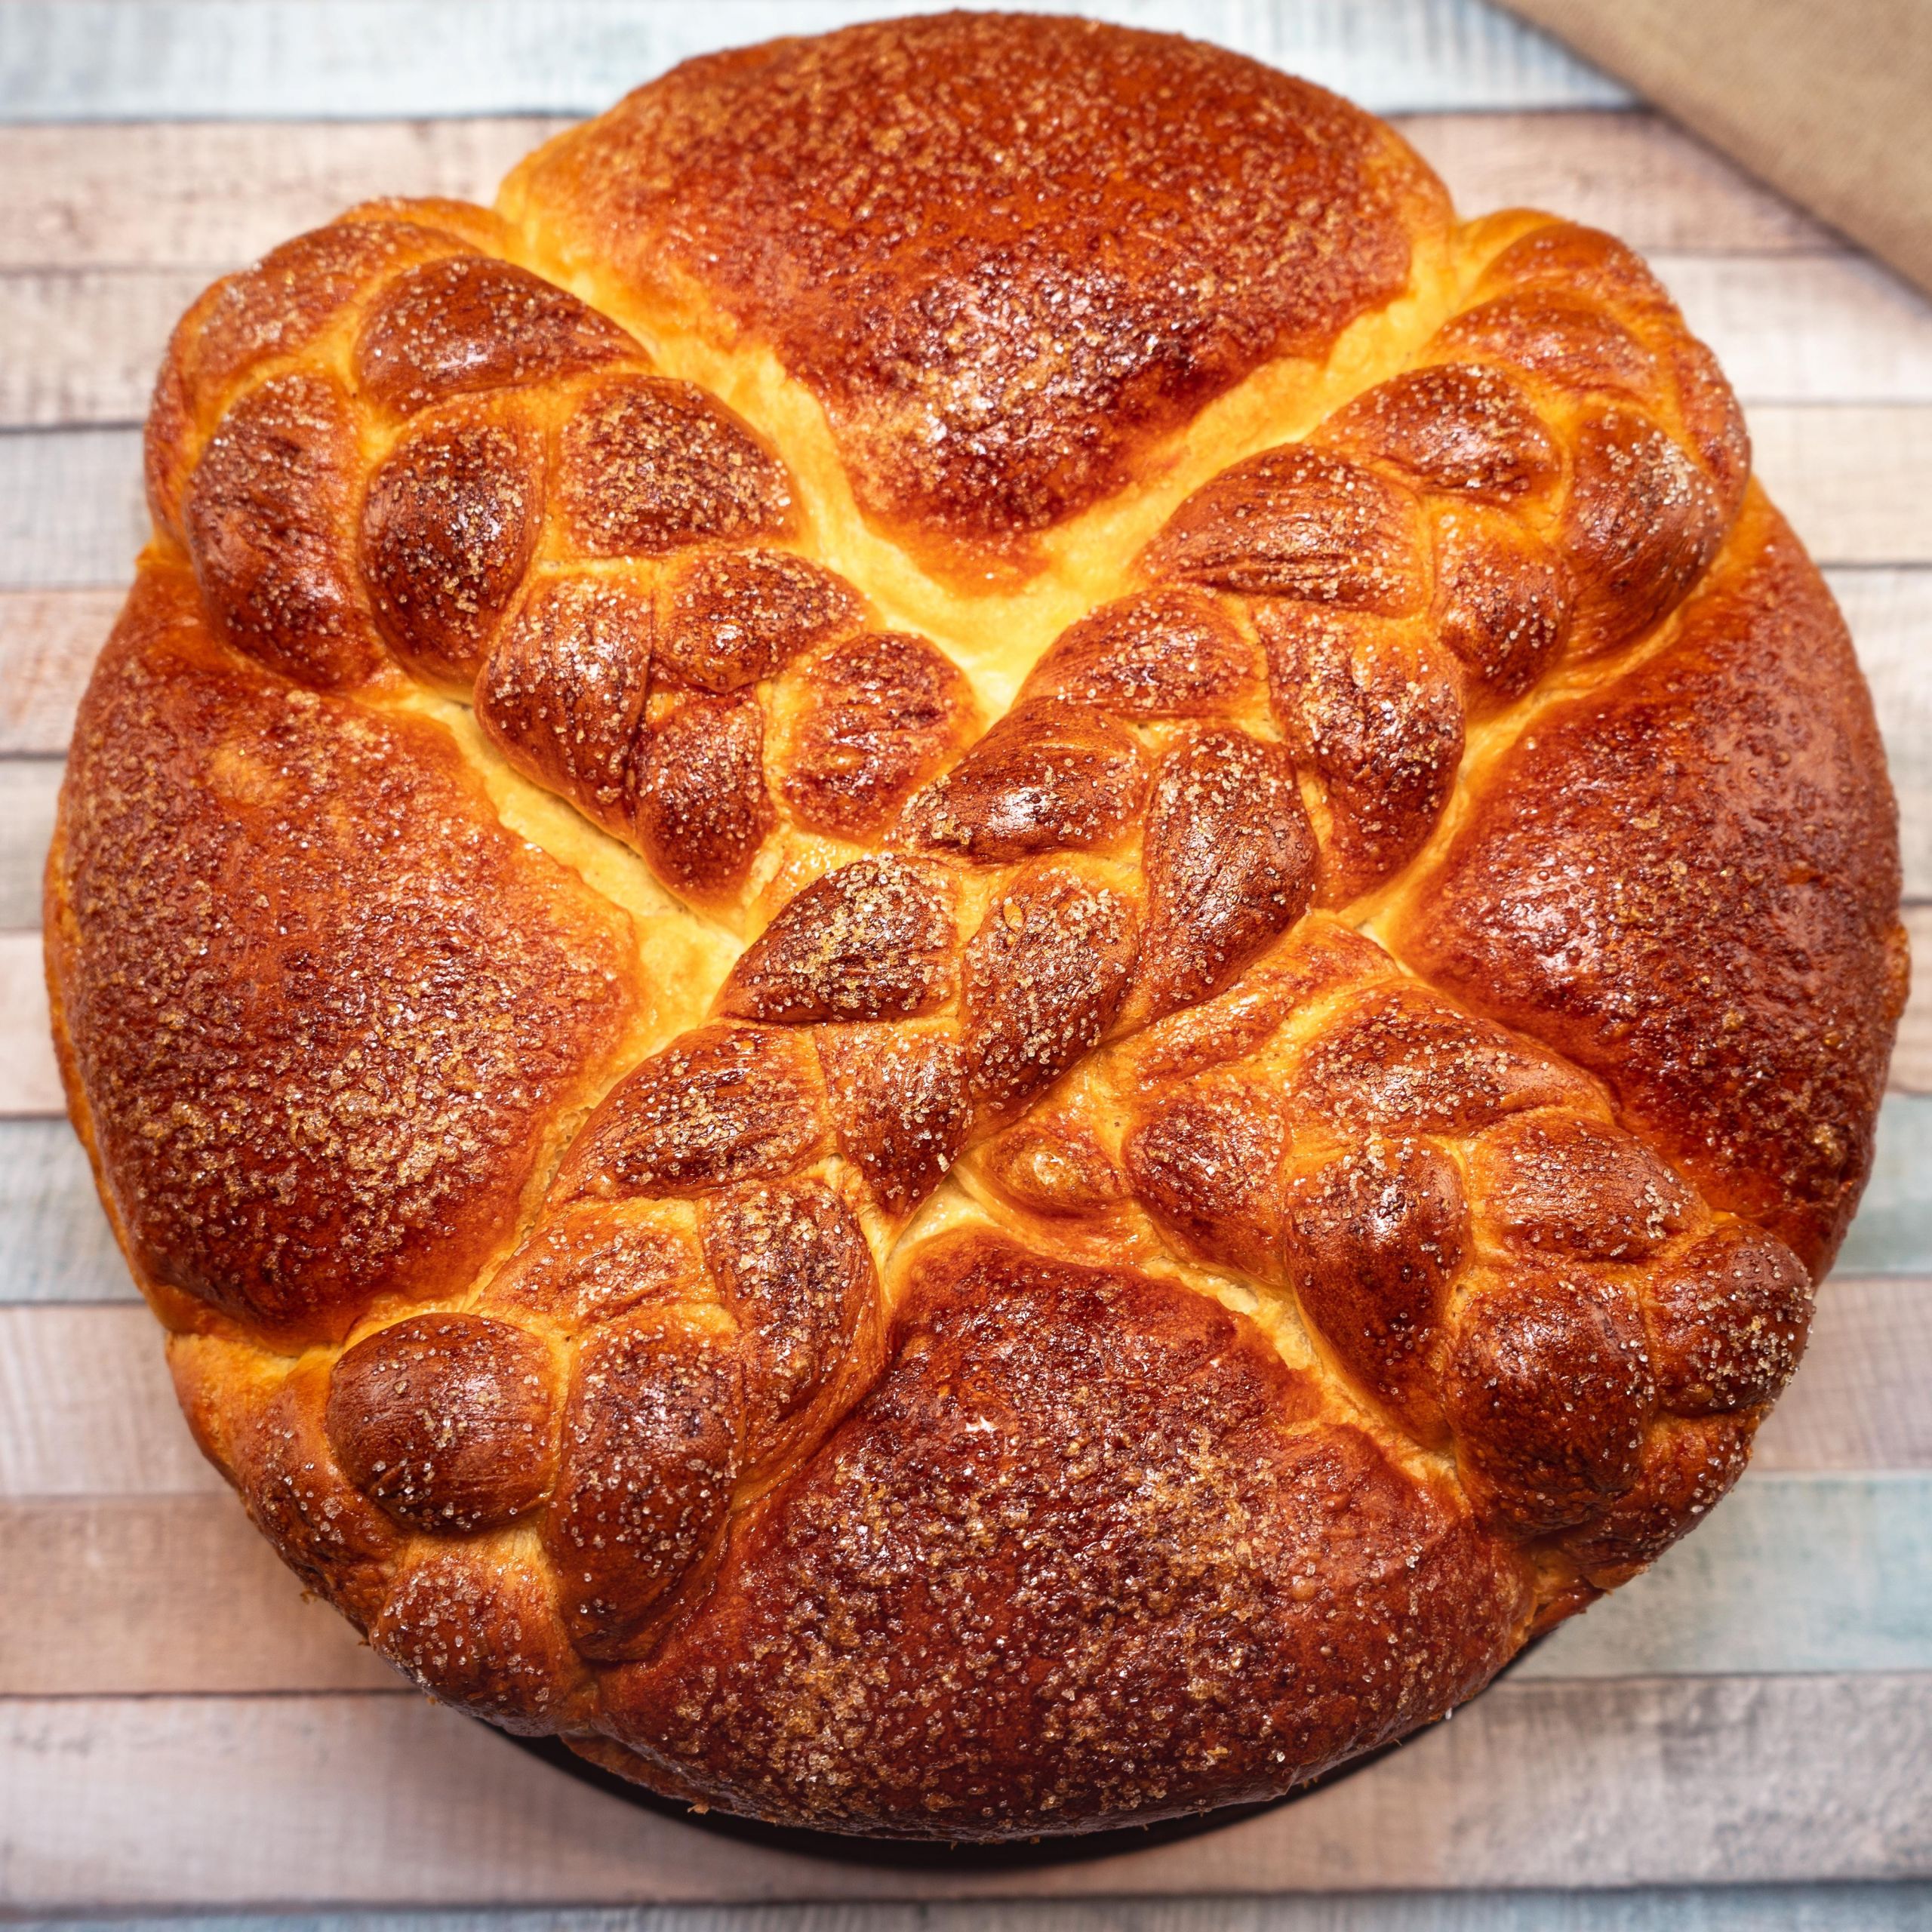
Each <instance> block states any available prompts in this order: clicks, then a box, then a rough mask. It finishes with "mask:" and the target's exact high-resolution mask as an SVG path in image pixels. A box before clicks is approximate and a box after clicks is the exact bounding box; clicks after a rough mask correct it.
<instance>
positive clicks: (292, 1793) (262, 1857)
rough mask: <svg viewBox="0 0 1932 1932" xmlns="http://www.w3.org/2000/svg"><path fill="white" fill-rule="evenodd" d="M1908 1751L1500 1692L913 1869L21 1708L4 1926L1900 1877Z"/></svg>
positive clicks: (493, 1784)
mask: <svg viewBox="0 0 1932 1932" xmlns="http://www.w3.org/2000/svg"><path fill="white" fill-rule="evenodd" d="M1823 1739H1829V1740H1830V1748H1829V1749H1820V1748H1819V1744H1820V1740H1823ZM1927 1752H1932V1678H1928V1677H1927V1676H1924V1675H1919V1674H1912V1675H1890V1674H1881V1675H1869V1676H1859V1675H1837V1676H1832V1677H1825V1678H1819V1677H1804V1676H1798V1677H1761V1678H1656V1679H1635V1680H1627V1681H1611V1682H1603V1681H1598V1682H1584V1683H1575V1682H1571V1683H1554V1684H1552V1683H1537V1682H1534V1681H1524V1682H1521V1683H1504V1684H1500V1685H1498V1686H1497V1687H1496V1688H1495V1689H1494V1690H1492V1691H1491V1693H1490V1694H1488V1695H1487V1696H1486V1697H1483V1698H1481V1700H1478V1702H1477V1703H1475V1704H1474V1705H1473V1706H1471V1707H1469V1709H1466V1710H1465V1711H1463V1712H1461V1713H1460V1714H1459V1715H1457V1717H1456V1718H1454V1720H1453V1721H1451V1722H1449V1723H1447V1724H1441V1725H1438V1726H1437V1727H1435V1729H1434V1730H1432V1731H1430V1732H1429V1733H1427V1734H1425V1735H1423V1737H1420V1738H1418V1739H1417V1740H1415V1741H1414V1743H1411V1744H1409V1745H1408V1746H1405V1747H1404V1749H1401V1751H1399V1752H1396V1753H1395V1754H1394V1755H1392V1756H1391V1757H1390V1758H1387V1759H1386V1760H1384V1761H1383V1762H1382V1763H1381V1764H1379V1765H1377V1767H1375V1768H1374V1770H1373V1771H1372V1772H1371V1773H1370V1774H1366V1775H1364V1776H1361V1777H1353V1778H1349V1779H1345V1780H1343V1781H1342V1782H1340V1783H1338V1784H1336V1785H1334V1786H1331V1787H1329V1788H1328V1789H1325V1790H1323V1791H1320V1792H1315V1794H1313V1795H1311V1796H1310V1797H1309V1798H1306V1799H1304V1800H1303V1801H1300V1802H1299V1803H1297V1804H1291V1805H1288V1806H1286V1807H1281V1808H1280V1809H1278V1810H1275V1811H1272V1812H1269V1813H1267V1814H1263V1815H1262V1816H1261V1817H1257V1818H1254V1819H1251V1820H1247V1821H1245V1822H1244V1823H1239V1824H1236V1825H1232V1826H1229V1827H1228V1828H1226V1829H1224V1830H1221V1831H1218V1832H1214V1833H1211V1834H1210V1835H1206V1836H1204V1837H1199V1838H1192V1839H1189V1840H1185V1841H1181V1842H1180V1843H1177V1844H1168V1845H1164V1846H1159V1847H1149V1848H1147V1849H1146V1850H1137V1851H1134V1852H1131V1853H1128V1854H1120V1855H1115V1856H1110V1857H1103V1858H1099V1859H1095V1860H1091V1861H1088V1862H1085V1863H1075V1864H1070V1865H1060V1866H1047V1867H1044V1868H1039V1869H1031V1870H1020V1871H1008V1872H986V1871H977V1872H952V1873H931V1872H920V1871H916V1870H915V1871H905V1870H893V1869H885V1868H881V1867H877V1866H871V1867H866V1866H853V1865H851V1864H842V1863H830V1862H823V1863H821V1862H819V1861H816V1860H808V1859H805V1858H803V1857H798V1856H795V1855H793V1854H786V1853H780V1852H776V1851H770V1850H765V1849H764V1848H762V1847H753V1846H748V1845H745V1844H734V1843H733V1842H731V1841H729V1840H727V1839H724V1838H721V1837H718V1836H717V1835H710V1834H706V1833H705V1832H702V1831H700V1830H698V1829H694V1828H693V1827H691V1826H688V1825H685V1824H682V1823H677V1822H674V1821H672V1820H667V1819H663V1818H660V1817H656V1816H654V1815H652V1814H645V1813H644V1812H641V1811H640V1810H637V1809H636V1808H635V1807H630V1806H628V1805H626V1804H623V1802H622V1801H620V1800H619V1799H617V1798H613V1797H608V1796H606V1795H605V1794H603V1793H602V1792H597V1791H593V1790H590V1789H586V1788H585V1787H584V1786H581V1785H580V1784H578V1783H575V1782H574V1781H573V1780H568V1779H565V1778H564V1777H560V1776H558V1774H556V1773H555V1771H553V1770H552V1769H551V1768H550V1767H549V1766H547V1765H545V1764H541V1763H540V1762H537V1761H534V1760H533V1759H532V1758H530V1757H528V1755H526V1754H525V1753H523V1752H519V1751H517V1750H515V1749H513V1748H512V1747H511V1746H508V1745H506V1743H504V1742H503V1740H501V1739H500V1738H497V1737H493V1736H491V1734H488V1732H487V1731H486V1730H485V1729H484V1728H483V1727H481V1725H478V1724H472V1723H471V1722H470V1721H468V1720H466V1719H465V1718H460V1717H459V1716H457V1715H455V1714H454V1713H453V1712H448V1711H443V1710H439V1709H435V1708H434V1707H432V1706H429V1705H428V1704H426V1703H422V1702H420V1701H418V1700H416V1699H414V1698H412V1697H392V1696H383V1695H376V1696H363V1697H355V1696H343V1695H340V1694H337V1695H334V1696H331V1697H273V1698H250V1697H237V1698H223V1699H219V1700H206V1699H176V1698H169V1697H149V1698H136V1699H122V1700H92V1699H87V1698H62V1699H47V1700H38V1699H20V1700H13V1701H11V1702H8V1703H0V1817H5V1818H6V1819H7V1820H8V1827H7V1829H8V1835H9V1837H10V1838H11V1840H12V1843H11V1846H10V1847H9V1854H10V1855H9V1858H8V1864H7V1866H6V1868H5V1869H6V1872H7V1880H6V1884H7V1892H6V1895H5V1903H7V1904H8V1905H9V1906H11V1907H12V1908H13V1909H14V1910H16V1911H33V1910H41V1911H48V1910H54V1909H63V1910H68V1911H78V1910H86V1909H94V1910H111V1909H122V1910H125V1909H138V1908H140V1907H142V1906H148V1907H152V1906H158V1905H161V1904H165V1903H166V1904H174V1905H176V1906H194V1905H203V1906H217V1905H220V1906H260V1905H261V1904H263V1903H266V1902H268V1901H270V1900H272V1901H274V1902H275V1903H278V1904H280V1905H282V1906H300V1905H303V1904H306V1903H321V1902H325V1901H326V1902H329V1903H337V1904H342V1905H347V1904H351V1903H358V1902H361V1901H365V1900H367V1901H370V1902H374V1903H388V1904H391V1905H402V1904H421V1905H437V1904H454V1903H485V1902H488V1903H518V1902H524V1901H542V1900H559V1899H571V1900H579V1901H583V1902H590V1901H595V1900H623V1901H624V1902H626V1903H639V1902H642V1901H645V1900H652V1899H664V1898H688V1899H695V1898H709V1899H712V1900H746V1899H759V1898H763V1899H774V1898H783V1899H789V1900H804V1899H810V1898H814V1897H827V1896H833V1897H866V1896H872V1897H878V1896H881V1895H883V1896H886V1897H900V1898H906V1897H914V1898H917V1897H932V1896H944V1895H946V1894H952V1895H954V1896H961V1895H980V1896H997V1895H1000V1894H1005V1895H1008V1896H1015V1895H1017V1896H1021V1897H1037V1896H1039V1895H1041V1894H1057V1895H1060V1896H1067V1895H1085V1896H1109V1895H1118V1894H1130V1895H1131V1894H1148V1893H1169V1894H1171V1893H1174V1892H1195V1893H1201V1894H1207V1893H1214V1892H1232V1893H1240V1892H1244V1891H1249V1890H1256V1889H1259V1888H1263V1887H1265V1888H1267V1889H1269V1890H1293V1889H1297V1888H1312V1889H1346V1888H1350V1887H1361V1886H1364V1885H1367V1884H1373V1885H1374V1886H1376V1887H1385V1888H1396V1889H1401V1888H1405V1887H1429V1886H1435V1887H1444V1886H1480V1885H1497V1884H1518V1885H1526V1886H1535V1885H1555V1884H1562V1885H1568V1886H1602V1885H1615V1884H1696V1883H1715V1882H1723V1881H1729V1880H1737V1879H1746V1878H1749V1879H1758V1880H1764V1879H1780V1878H1782V1879H1792V1880H1806V1881H1817V1880H1820V1879H1827V1878H1835V1879H1856V1878H1919V1877H1923V1876H1925V1875H1927V1874H1928V1872H1932V1816H1928V1814H1927V1810H1926V1807H1925V1806H1924V1803H1923V1797H1924V1791H1923V1784H1922V1779H1921V1770H1922V1766H1923V1763H1924V1759H1925V1756H1926V1754H1927ZM318 1791H326V1792H329V1793H330V1794H331V1801H330V1802H329V1803H328V1804H326V1805H322V1804H317V1803H316V1802H315V1794H316V1793H317V1792H318Z"/></svg>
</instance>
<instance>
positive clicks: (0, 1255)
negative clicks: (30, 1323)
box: [0, 1120, 140, 1303]
mask: <svg viewBox="0 0 1932 1932" xmlns="http://www.w3.org/2000/svg"><path fill="white" fill-rule="evenodd" d="M138 1300H140V1296H139V1295H138V1294H137V1293H136V1291H135V1288H134V1283H133V1281H131V1280H130V1279H129V1278H128V1269H127V1264H126V1263H125V1262H123V1261H122V1259H121V1251H120V1250H119V1248H118V1247H116V1246H115V1244H114V1237H113V1235H112V1233H111V1232H109V1229H108V1226H107V1217H106V1215H105V1214H103V1213H102V1211H101V1207H100V1197H99V1196H98V1195H97V1194H96V1193H95V1192H94V1174H93V1171H92V1170H91V1168H89V1167H88V1157H87V1155H86V1153H85V1151H84V1150H83V1149H82V1146H81V1143H80V1142H79V1141H78V1140H77V1139H75V1136H74V1134H73V1133H72V1130H71V1129H70V1128H69V1127H68V1125H67V1123H66V1121H64V1120H0V1303H29V1302H89V1301H119V1302H133V1301H138Z"/></svg>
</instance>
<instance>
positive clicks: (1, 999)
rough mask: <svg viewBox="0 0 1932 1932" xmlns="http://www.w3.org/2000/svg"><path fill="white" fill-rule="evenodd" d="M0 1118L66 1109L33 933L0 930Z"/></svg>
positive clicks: (38, 949) (37, 948)
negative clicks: (1, 1062) (1, 1057)
mask: <svg viewBox="0 0 1932 1932" xmlns="http://www.w3.org/2000/svg"><path fill="white" fill-rule="evenodd" d="M42 843H43V844H45V841H42ZM0 1054H5V1066H4V1069H0V1119H7V1118H19V1117H22V1116H29V1117H31V1116H33V1115H45V1114H58V1113H61V1112H64V1111H65V1110H66V1100H65V1099H64V1098H63V1096H62V1094H61V1091H60V1069H59V1068H58V1067H57V1066H56V1065H55V1064H54V1042H53V1040H52V1038H51V1035H49V1033H48V1017H47V980H46V976H45V971H44V969H43V968H42V964H41V955H40V935H39V934H38V933H37V932H11V933H10V932H0Z"/></svg>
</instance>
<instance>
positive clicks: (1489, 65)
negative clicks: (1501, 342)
mask: <svg viewBox="0 0 1932 1932" xmlns="http://www.w3.org/2000/svg"><path fill="white" fill-rule="evenodd" d="M946 5H949V0H708V4H706V5H703V6H664V5H657V4H654V0H617V4H612V0H543V4H542V5H529V4H528V0H395V4H391V3H390V0H285V4H283V5H278V6H274V7H238V6H235V5H229V4H226V0H144V4H141V5H125V4H120V5H117V4H116V0H51V4H33V0H14V4H12V5H9V6H8V8H7V9H6V10H5V28H6V31H5V37H4V39H0V100H4V101H5V102H6V103H8V107H7V115H8V118H9V119H10V120H13V121H16V122H50V121H77V120H92V121H141V120H168V121H179V120H195V119H221V118H227V117H231V116H242V115H247V116H249V117H251V118H258V117H264V116H266V117H272V118H278V119H294V118H300V117H303V116H312V115H331V116H338V115H349V116H352V117H355V118H395V117H399V116H413V115H465V114H506V113H518V112H545V113H554V114H581V113H588V112H594V111H595V110H597V109H601V108H603V107H605V106H608V105H609V104H610V103H611V100H613V99H614V98H615V97H616V96H617V94H620V93H621V92H623V91H624V90H625V89H626V88H632V87H635V86H637V85H640V84H641V82H645V81H647V80H648V79H650V78H652V76H654V75H657V74H660V73H661V72H663V71H664V69H666V68H667V67H669V66H672V65H673V64H674V63H675V62H677V61H679V60H685V59H686V58H688V57H690V56H691V55H692V54H701V53H709V52H711V51H713V50H714V49H715V48H721V47H732V46H740V45H746V44H748V43H749V42H753V41H758V40H764V39H768V38H771V36H773V35H776V34H781V33H818V32H823V31H824V30H825V29H827V28H829V27H832V26H841V25H843V24H844V23H847V22H848V21H851V20H877V19H884V18H888V17H891V16H892V15H894V14H914V13H925V12H935V11H943V8H944V7H945V6H946ZM1036 11H1041V12H1048V13H1079V14H1086V15H1088V16H1090V17H1094V18H1097V19H1101V20H1118V21H1121V22H1124V23H1128V24H1130V25H1133V26H1144V27H1155V28H1164V29H1169V30H1171V31H1177V32H1186V33H1191V34H1193V35H1195V36H1196V37H1197V38H1201V39H1205V40H1212V41H1218V42H1220V43H1222V44H1223V45H1226V46H1229V47H1233V48H1238V49H1239V50H1240V51H1242V52H1244V53H1246V54H1253V55H1254V56H1255V57H1257V58H1258V59H1260V60H1266V61H1268V62H1269V63H1272V65H1274V66H1278V67H1285V68H1287V69H1288V70H1289V71H1290V72H1294V73H1298V74H1302V75H1306V77H1307V78H1309V79H1310V80H1314V81H1319V82H1321V84H1322V85H1324V86H1325V87H1331V88H1335V89H1336V90H1337V91H1339V92H1340V93H1343V94H1347V95H1348V96H1349V97H1350V98H1351V99H1352V100H1356V101H1358V102H1359V103H1361V105H1362V106H1364V107H1367V108H1369V109H1373V110H1374V111H1375V112H1378V113H1404V112H1416V111H1418V110H1441V109H1460V110H1471V109H1475V110H1491V109H1524V108H1555V107H1578V106H1592V107H1601V106H1623V105H1624V104H1625V103H1627V102H1628V101H1629V98H1630V97H1629V94H1628V93H1627V92H1626V91H1625V90H1624V89H1623V88H1621V87H1620V86H1618V85H1617V84H1616V83H1615V82H1613V81H1609V80H1607V79H1605V78H1604V76H1603V75H1601V74H1599V73H1597V72H1595V71H1594V70H1593V69H1590V68H1589V67H1586V66H1584V65H1583V63H1581V62H1580V61H1579V60H1576V59H1575V58H1574V57H1572V56H1571V55H1570V54H1567V53H1565V52H1564V51H1563V49H1562V48H1560V47H1558V45H1556V44H1555V42H1553V41H1551V40H1549V39H1546V38H1544V37H1543V35H1540V34H1536V33H1533V32H1530V31H1528V30H1527V29H1524V27H1522V26H1519V25H1518V23H1516V22H1515V21H1514V20H1510V19H1509V17H1507V16H1506V15H1505V14H1500V13H1499V12H1497V11H1495V10H1494V9H1493V8H1489V7H1487V6H1484V5H1482V4H1481V0H1303V4H1300V5H1294V6H1281V7H1278V6H1257V5H1254V4H1252V0H1077V4H1075V0H1036Z"/></svg>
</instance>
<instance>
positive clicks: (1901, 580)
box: [1827, 569, 1932, 899]
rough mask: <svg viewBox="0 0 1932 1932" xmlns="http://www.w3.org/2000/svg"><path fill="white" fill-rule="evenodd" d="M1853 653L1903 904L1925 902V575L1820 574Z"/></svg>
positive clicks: (1928, 870)
mask: <svg viewBox="0 0 1932 1932" xmlns="http://www.w3.org/2000/svg"><path fill="white" fill-rule="evenodd" d="M1827 576H1828V577H1829V581H1830V583H1831V586H1832V595H1834V596H1835V597H1836V598H1837V599H1838V605H1839V608H1841V610H1842V611H1844V616H1845V622H1846V623H1847V624H1848V625H1849V626H1850V628H1851V635H1852V640H1853V641H1854V643H1855V644H1856V645H1857V647H1858V661H1859V663H1860V666H1862V667H1863V670H1864V672H1865V677H1866V682H1867V683H1868V684H1869V685H1871V687H1872V704H1873V706H1874V707H1875V709H1876V710H1877V712H1878V728H1879V730H1880V731H1881V732H1882V733H1883V734H1884V740H1885V755H1886V758H1887V761H1888V762H1889V764H1890V766H1891V772H1892V787H1893V789H1894V791H1896V792H1897V794H1898V800H1899V844H1900V857H1901V858H1902V859H1903V861H1904V865H1905V890H1906V897H1907V898H1909V899H1927V898H1932V654H1928V652H1927V641H1928V640H1932V571H1918V570H1883V569H1880V570H1836V571H1829V572H1828V573H1827Z"/></svg>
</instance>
